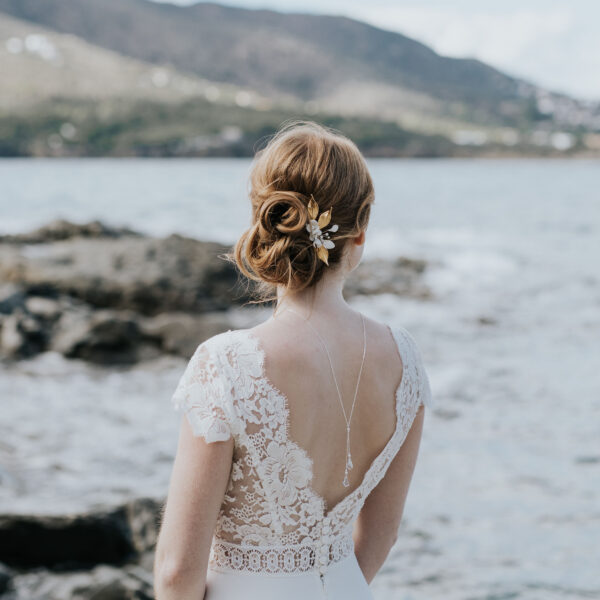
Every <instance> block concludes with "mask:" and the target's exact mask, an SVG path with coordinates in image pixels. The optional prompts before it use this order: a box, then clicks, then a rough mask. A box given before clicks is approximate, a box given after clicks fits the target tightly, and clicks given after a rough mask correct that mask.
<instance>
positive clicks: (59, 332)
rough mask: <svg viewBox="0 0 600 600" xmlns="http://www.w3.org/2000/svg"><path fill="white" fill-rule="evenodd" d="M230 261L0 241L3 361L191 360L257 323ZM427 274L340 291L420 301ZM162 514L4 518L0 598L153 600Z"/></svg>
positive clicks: (372, 265)
mask: <svg viewBox="0 0 600 600" xmlns="http://www.w3.org/2000/svg"><path fill="white" fill-rule="evenodd" d="M228 250H229V248H228V247H226V246H223V245H220V244H216V243H213V242H204V241H199V240H196V239H193V238H188V237H183V236H180V235H170V236H168V237H164V238H155V237H151V236H147V235H143V234H141V233H139V232H136V231H132V230H130V229H127V228H115V227H109V226H107V225H106V224H103V223H101V222H98V221H95V222H91V223H86V224H75V223H71V222H68V221H54V222H52V223H49V224H47V225H45V226H43V227H41V228H39V229H37V230H35V231H32V232H29V233H23V234H18V235H4V236H0V360H1V361H2V363H3V366H4V367H5V368H7V369H10V368H11V363H14V362H15V361H19V360H24V359H28V358H31V357H34V356H36V355H38V354H40V353H43V352H47V351H53V352H57V353H60V354H61V355H63V356H64V357H66V358H72V359H81V360H85V361H89V362H91V363H95V364H98V365H104V366H105V367H107V368H108V369H111V368H114V367H118V366H127V365H135V364H136V363H138V362H141V361H145V360H151V359H154V358H156V357H159V356H161V355H163V354H171V355H175V356H181V357H184V358H189V357H190V356H191V354H192V353H193V351H194V350H195V348H196V347H197V345H198V343H200V342H201V341H203V340H204V339H206V338H208V337H210V336H212V335H214V334H216V333H219V332H221V331H225V330H227V329H233V328H235V326H236V320H235V319H234V313H235V314H237V313H239V312H240V311H241V312H244V311H248V314H249V317H248V320H251V319H252V318H253V317H252V315H251V311H252V310H253V309H252V308H251V307H250V305H248V304H247V303H248V301H249V300H250V296H249V293H248V289H247V288H246V287H245V286H244V285H243V284H241V283H240V281H239V278H238V275H237V272H236V270H235V269H234V267H233V265H232V264H231V263H229V262H227V261H226V260H222V259H221V258H219V257H222V256H223V255H224V254H225V253H226V252H227V251H228ZM426 268H427V264H426V263H425V262H424V261H422V260H418V259H412V258H398V259H394V260H381V259H378V260H372V261H367V262H365V263H364V264H362V265H361V266H360V267H359V268H358V269H357V270H356V272H355V273H354V274H353V276H352V279H351V280H350V281H348V284H347V288H346V291H347V294H348V296H356V295H375V294H387V293H390V294H395V295H404V296H411V297H416V298H423V299H425V298H428V297H429V295H430V292H429V290H428V289H427V287H426V286H425V285H424V284H423V281H422V274H423V272H424V271H425V269H426ZM236 311H237V312H236ZM238 321H239V314H238ZM6 400H8V401H9V402H12V401H15V399H13V398H8V399H6ZM0 475H1V473H0ZM0 479H1V477H0ZM161 510H162V500H161V499H155V498H138V499H134V500H131V501H128V502H126V503H124V504H120V505H118V506H104V505H99V506H97V507H94V508H91V509H89V510H88V511H87V512H82V513H76V514H65V515H58V516H57V515H49V514H43V510H41V511H40V512H38V513H36V514H20V513H19V512H18V509H17V507H15V511H14V512H13V513H10V514H9V513H7V514H0V598H2V599H3V600H24V599H28V600H29V599H41V598H44V599H48V600H55V599H56V600H59V599H60V600H63V599H66V598H70V599H81V600H83V599H89V598H94V599H95V600H122V599H123V600H125V599H127V600H129V599H134V598H135V599H138V600H139V599H141V600H144V599H150V598H152V597H153V592H152V561H153V548H154V544H155V541H156V536H157V532H158V527H159V523H160V513H161Z"/></svg>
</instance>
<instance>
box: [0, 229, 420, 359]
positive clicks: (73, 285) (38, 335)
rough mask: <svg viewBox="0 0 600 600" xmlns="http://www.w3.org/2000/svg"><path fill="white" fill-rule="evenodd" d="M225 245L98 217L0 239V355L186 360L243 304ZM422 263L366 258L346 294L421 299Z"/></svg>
mask: <svg viewBox="0 0 600 600" xmlns="http://www.w3.org/2000/svg"><path fill="white" fill-rule="evenodd" d="M228 250H229V248H228V247H226V246H223V245H220V244H217V243H214V242H204V241H199V240H196V239H193V238H188V237H183V236H181V235H177V234H173V235H170V236H168V237H165V238H154V237H150V236H146V235H142V234H141V233H139V232H135V231H132V230H130V229H127V228H114V227H109V226H107V225H105V224H103V223H100V222H98V221H95V222H91V223H86V224H74V223H70V222H68V221H54V222H52V223H50V224H48V225H46V226H44V227H41V228H39V229H37V230H35V231H32V232H30V233H25V234H18V235H4V236H0V358H2V359H5V360H15V359H22V358H29V357H31V356H34V355H36V354H38V353H40V352H44V351H48V350H50V351H55V352H59V353H60V354H63V355H64V356H65V357H68V358H79V359H83V360H88V361H91V362H95V363H98V364H106V365H111V364H132V363H136V362H138V361H141V360H146V359H151V358H155V357H156V356H158V355H160V354H162V353H170V354H176V355H180V356H183V357H189V356H191V354H192V353H193V351H194V349H195V348H196V346H197V344H198V343H199V342H201V341H203V340H204V339H206V338H208V337H210V336H212V335H215V334H216V333H219V332H221V331H225V330H227V329H229V328H233V327H232V322H231V318H230V316H229V314H228V310H229V309H230V308H231V307H232V306H237V307H242V306H244V305H245V304H247V302H248V301H249V300H250V297H249V294H248V289H247V287H246V286H245V285H244V284H242V283H241V282H240V281H239V278H238V275H237V272H236V270H235V268H234V267H233V265H232V264H231V263H229V262H227V261H226V260H222V259H221V258H220V257H222V256H223V255H224V254H225V253H226V252H227V251H228ZM425 268H426V263H425V262H424V261H422V260H419V259H411V258H398V259H395V260H389V261H388V260H381V259H379V260H376V261H370V262H365V263H364V264H362V265H361V266H360V267H359V268H358V269H357V270H356V272H355V274H353V276H352V279H351V280H350V281H348V284H347V287H346V291H347V294H348V296H353V295H357V294H362V295H371V294H383V293H392V294H399V295H409V296H415V297H421V298H426V297H428V295H429V290H428V289H427V288H426V287H425V286H424V285H423V284H422V283H421V280H420V276H421V274H422V273H423V271H424V269H425Z"/></svg>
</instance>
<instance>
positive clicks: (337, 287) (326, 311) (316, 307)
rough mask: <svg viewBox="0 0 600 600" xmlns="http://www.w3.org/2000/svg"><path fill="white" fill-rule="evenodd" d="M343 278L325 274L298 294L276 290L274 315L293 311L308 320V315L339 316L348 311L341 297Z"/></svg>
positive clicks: (281, 288)
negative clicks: (315, 283)
mask: <svg viewBox="0 0 600 600" xmlns="http://www.w3.org/2000/svg"><path fill="white" fill-rule="evenodd" d="M344 281H345V278H344V277H343V276H341V275H340V274H338V273H336V272H331V273H327V274H326V275H325V276H324V277H323V278H322V279H321V281H320V282H319V283H318V284H317V285H316V286H312V287H310V288H308V289H305V290H302V291H300V292H287V293H286V291H285V289H284V288H283V287H279V288H278V289H277V307H276V309H275V312H276V314H279V313H282V312H284V311H285V310H286V309H291V310H294V311H296V312H298V313H300V314H301V315H303V316H305V317H306V318H309V316H310V315H313V314H319V315H323V316H328V315H331V316H334V315H335V316H340V315H342V314H343V313H345V312H347V311H350V310H351V309H350V307H349V306H348V304H347V302H346V300H345V299H344V295H343V288H344Z"/></svg>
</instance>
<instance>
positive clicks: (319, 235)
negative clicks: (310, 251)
mask: <svg viewBox="0 0 600 600" xmlns="http://www.w3.org/2000/svg"><path fill="white" fill-rule="evenodd" d="M331 211H332V209H331V208H330V209H329V210H326V211H325V212H323V213H321V216H319V205H318V204H317V203H316V201H315V199H314V197H313V195H312V194H311V195H310V201H309V203H308V223H307V224H306V230H307V231H308V234H309V235H308V237H309V238H310V241H311V242H312V243H313V246H314V247H315V248H316V249H317V256H318V257H319V258H320V259H321V260H322V261H323V262H324V263H325V264H326V265H327V266H329V262H328V261H329V250H331V249H332V248H335V244H334V243H333V242H332V241H331V239H330V234H331V233H335V232H336V231H337V230H338V229H339V227H338V226H337V225H332V226H331V227H330V228H329V229H328V230H327V231H323V228H324V227H327V225H329V223H330V222H331ZM317 217H318V218H317Z"/></svg>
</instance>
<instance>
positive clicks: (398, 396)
mask: <svg viewBox="0 0 600 600" xmlns="http://www.w3.org/2000/svg"><path fill="white" fill-rule="evenodd" d="M386 327H387V329H388V331H389V333H390V335H391V336H392V339H393V340H394V344H395V345H396V349H397V351H398V355H399V357H400V361H401V363H402V379H401V380H400V383H399V384H398V385H397V386H396V390H395V392H394V414H395V416H396V423H395V426H394V431H393V433H392V435H391V437H390V438H389V439H388V441H387V442H386V444H385V446H384V447H383V449H382V450H381V452H379V454H378V455H377V456H376V457H375V458H374V459H373V460H372V461H371V464H370V465H369V467H368V468H367V470H366V471H365V472H364V474H363V477H362V479H361V481H360V483H359V484H358V486H357V487H356V488H354V489H353V490H352V491H351V492H349V493H348V494H346V496H344V497H343V498H342V499H341V500H339V501H338V502H336V503H335V504H334V505H333V506H332V507H330V508H329V509H328V508H327V501H326V500H325V498H324V497H323V496H322V495H321V494H319V493H318V492H317V491H316V490H315V489H314V488H313V485H312V484H313V479H314V470H313V465H314V462H313V459H312V457H311V456H310V455H309V454H308V452H307V451H306V450H305V449H304V448H303V447H302V446H300V445H299V444H298V443H297V442H295V441H294V440H292V439H291V438H290V436H289V432H290V420H291V418H290V403H289V399H288V397H287V395H286V394H285V393H284V392H283V391H282V390H280V389H279V388H278V387H277V386H276V385H275V384H274V383H273V382H272V381H271V379H270V378H269V376H268V375H267V371H266V367H265V358H266V354H265V351H264V349H263V347H262V343H261V340H260V338H259V337H258V336H257V335H256V334H255V333H254V332H253V331H251V330H250V329H239V330H238V331H240V332H246V334H247V335H248V337H250V338H251V339H252V340H253V341H254V344H255V346H256V350H257V353H258V355H259V358H260V375H261V378H262V380H263V382H264V383H265V384H266V385H267V386H268V387H269V388H270V389H271V391H272V392H273V393H274V394H276V395H278V396H279V397H280V398H281V400H283V403H284V407H285V409H284V410H285V432H286V443H287V444H290V445H291V446H292V447H293V448H294V449H295V450H297V451H299V452H300V453H302V455H304V456H305V457H306V458H307V460H308V461H309V462H310V479H309V481H308V484H307V489H308V491H309V493H310V494H311V495H312V496H313V497H314V498H315V499H316V500H317V501H318V502H319V503H320V504H321V518H323V519H330V518H332V516H333V515H334V514H335V513H336V512H339V510H341V508H342V507H343V506H346V505H347V504H348V503H349V502H351V499H352V498H353V497H355V496H356V495H358V493H359V492H360V491H361V490H362V488H363V487H364V486H365V485H366V484H367V482H368V481H369V479H370V477H369V476H370V474H371V473H372V471H373V470H374V469H375V468H376V467H377V466H378V464H379V462H381V460H383V459H384V458H385V456H386V455H387V453H388V451H389V448H390V447H391V446H392V444H393V443H394V441H395V440H396V437H397V436H398V434H399V432H400V425H401V418H400V404H401V400H402V398H403V393H404V388H405V387H406V385H405V382H406V380H407V365H408V362H407V361H408V355H409V353H404V352H403V348H401V347H400V346H401V345H400V344H399V343H398V339H397V337H396V335H395V334H394V331H393V330H392V328H391V327H390V326H389V325H387V324H386ZM398 329H402V328H401V327H400V328H398Z"/></svg>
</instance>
